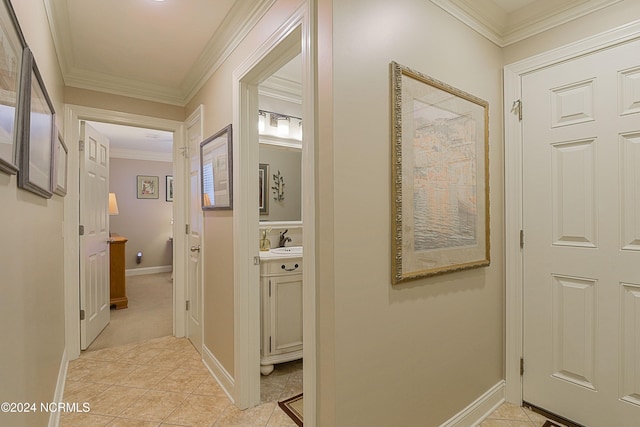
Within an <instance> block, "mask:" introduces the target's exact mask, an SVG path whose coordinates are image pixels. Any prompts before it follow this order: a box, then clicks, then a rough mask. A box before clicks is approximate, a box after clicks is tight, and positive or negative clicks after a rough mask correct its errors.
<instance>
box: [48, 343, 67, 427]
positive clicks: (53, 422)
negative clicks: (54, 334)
mask: <svg viewBox="0 0 640 427" xmlns="http://www.w3.org/2000/svg"><path fill="white" fill-rule="evenodd" d="M68 368H69V359H67V350H66V349H64V350H63V351H62V360H61V361H60V369H59V370H58V381H56V390H55V392H54V394H53V400H52V402H55V403H58V402H62V399H63V398H64V385H65V382H66V380H67V370H68ZM59 424H60V411H53V412H51V414H49V427H58V425H59Z"/></svg>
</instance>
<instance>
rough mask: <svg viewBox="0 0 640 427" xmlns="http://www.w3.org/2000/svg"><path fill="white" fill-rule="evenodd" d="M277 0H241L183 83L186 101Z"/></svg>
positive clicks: (238, 0)
mask: <svg viewBox="0 0 640 427" xmlns="http://www.w3.org/2000/svg"><path fill="white" fill-rule="evenodd" d="M275 2H276V0H237V1H236V3H235V4H234V5H233V7H232V8H231V10H230V11H229V14H228V15H227V16H226V18H225V19H224V21H223V22H222V24H221V25H220V28H218V30H217V31H216V33H215V34H214V36H213V37H212V38H211V40H209V43H207V46H206V47H205V49H204V51H203V53H202V55H201V56H200V59H199V60H198V61H197V62H196V63H195V64H193V66H192V67H191V69H190V71H189V74H188V75H187V77H186V78H185V81H184V84H183V85H182V90H183V93H184V94H185V97H184V104H185V105H186V104H187V102H189V101H190V100H191V99H192V98H193V97H194V96H195V95H196V93H197V92H198V91H199V90H200V89H201V88H202V86H204V84H205V83H206V82H207V80H209V78H210V77H211V76H212V75H213V74H214V73H215V72H216V71H217V70H218V68H220V66H221V65H222V64H223V63H224V61H226V59H227V58H228V57H229V55H231V53H233V51H234V50H235V49H236V48H237V47H238V45H239V44H240V43H241V42H242V40H244V38H245V37H246V36H247V34H249V32H250V31H251V30H252V29H253V27H254V26H255V25H256V24H257V23H258V21H260V19H261V18H262V17H263V16H264V15H265V13H267V11H268V10H269V9H270V8H271V6H273V4H274V3H275Z"/></svg>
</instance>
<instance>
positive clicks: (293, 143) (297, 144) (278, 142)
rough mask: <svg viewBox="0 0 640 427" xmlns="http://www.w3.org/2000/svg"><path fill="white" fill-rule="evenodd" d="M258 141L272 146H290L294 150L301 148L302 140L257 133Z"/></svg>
mask: <svg viewBox="0 0 640 427" xmlns="http://www.w3.org/2000/svg"><path fill="white" fill-rule="evenodd" d="M258 142H259V143H260V144H263V145H271V146H274V147H282V148H291V149H294V150H298V152H300V150H301V149H302V140H300V139H290V138H278V137H277V136H271V135H258Z"/></svg>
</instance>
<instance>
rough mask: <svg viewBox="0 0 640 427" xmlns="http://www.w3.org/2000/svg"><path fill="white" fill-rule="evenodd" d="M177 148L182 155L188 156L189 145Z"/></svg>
mask: <svg viewBox="0 0 640 427" xmlns="http://www.w3.org/2000/svg"><path fill="white" fill-rule="evenodd" d="M179 150H180V153H181V154H182V157H184V158H185V159H188V158H189V147H180V148H179Z"/></svg>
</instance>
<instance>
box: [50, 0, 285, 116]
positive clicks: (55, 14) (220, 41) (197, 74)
mask: <svg viewBox="0 0 640 427" xmlns="http://www.w3.org/2000/svg"><path fill="white" fill-rule="evenodd" d="M275 1H276V0H237V1H236V2H235V3H234V5H233V7H232V8H231V10H230V11H229V13H228V14H227V16H226V17H225V19H224V21H223V22H222V24H221V25H220V27H219V28H218V30H217V31H216V33H215V34H214V35H213V37H212V38H211V39H210V40H209V42H208V43H207V45H206V47H205V49H204V51H203V52H202V54H201V55H200V57H199V60H198V61H197V62H196V63H195V64H193V66H192V67H191V68H190V70H189V72H188V74H187V76H186V77H185V79H184V82H183V83H182V85H181V87H179V88H169V87H166V86H163V85H155V84H150V83H148V82H142V81H139V80H133V79H127V78H123V77H117V76H113V75H108V74H104V73H99V72H91V71H86V70H79V69H77V68H76V67H75V66H74V64H73V52H72V50H71V46H72V45H73V44H72V37H71V33H70V31H69V28H70V25H69V18H68V15H67V7H68V6H67V0H44V3H45V9H46V12H47V19H48V21H49V26H50V28H51V34H52V38H53V43H54V47H55V51H56V55H57V57H58V63H59V64H60V70H61V71H62V76H63V79H64V83H65V85H67V86H73V87H78V88H81V89H89V90H95V91H99V92H105V93H110V94H114V95H123V96H128V97H133V98H139V99H144V100H147V101H155V102H161V103H164V104H171V105H177V106H180V107H184V106H185V105H186V104H187V103H188V102H189V101H190V100H191V99H192V98H193V97H194V96H195V94H196V93H197V92H198V90H200V89H201V88H202V86H204V84H205V83H206V82H207V80H208V79H209V78H210V77H211V76H212V75H213V73H215V71H216V70H217V69H218V68H219V67H220V66H221V65H222V64H223V63H224V61H225V60H226V59H227V58H228V57H229V55H231V53H232V52H233V51H234V50H235V49H236V48H237V47H238V45H239V44H240V43H241V42H242V40H244V38H245V37H246V36H247V34H249V32H250V31H251V29H253V27H254V26H255V25H256V24H257V23H258V21H260V19H261V18H262V17H263V16H264V14H265V13H266V12H267V11H268V10H269V8H271V6H272V5H273V4H274V3H275Z"/></svg>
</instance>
